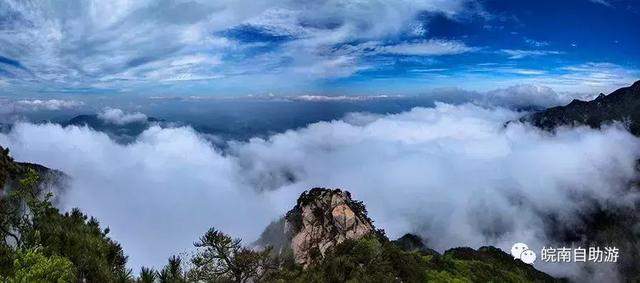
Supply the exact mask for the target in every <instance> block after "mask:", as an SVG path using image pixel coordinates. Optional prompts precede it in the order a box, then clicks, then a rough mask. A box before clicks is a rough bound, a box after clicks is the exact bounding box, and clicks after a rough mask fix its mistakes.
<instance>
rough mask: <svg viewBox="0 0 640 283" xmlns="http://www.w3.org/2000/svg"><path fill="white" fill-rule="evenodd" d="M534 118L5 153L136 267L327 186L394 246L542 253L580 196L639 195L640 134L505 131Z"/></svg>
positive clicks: (439, 113)
mask: <svg viewBox="0 0 640 283" xmlns="http://www.w3.org/2000/svg"><path fill="white" fill-rule="evenodd" d="M520 115H521V113H518V112H513V111H510V110H506V109H503V108H484V107H480V106H474V105H469V104H465V105H460V106H453V105H447V104H438V105H437V106H436V107H435V108H415V109H413V110H411V111H408V112H404V113H400V114H395V115H386V116H385V115H370V114H366V113H359V114H358V113H355V114H351V115H349V116H348V117H346V118H345V119H343V120H336V121H331V122H320V123H315V124H311V125H309V126H307V127H305V128H302V129H298V130H289V131H287V132H284V133H281V134H276V135H273V136H271V137H269V138H268V139H259V138H254V139H252V140H250V141H248V142H232V143H231V144H230V146H229V148H228V149H226V150H225V151H221V150H220V149H217V148H216V147H214V146H212V145H211V144H210V143H209V142H207V140H206V139H205V138H204V137H203V136H201V135H200V134H198V133H197V132H195V131H193V130H192V129H190V128H185V127H183V128H160V127H157V126H154V127H152V128H150V129H148V130H147V131H145V132H144V133H143V134H142V135H141V136H140V137H139V138H138V139H137V140H136V141H135V142H133V143H130V144H127V145H123V144H118V143H116V142H114V141H113V140H111V139H109V137H108V136H106V135H105V134H102V133H98V132H94V131H92V130H90V129H88V128H84V127H66V128H62V127H60V126H58V125H54V124H44V125H34V124H28V123H20V124H17V125H16V126H15V127H14V128H13V130H12V131H11V132H10V133H8V134H2V135H0V144H2V145H3V146H7V147H9V148H10V149H11V150H12V154H13V155H14V157H15V158H17V159H18V160H27V161H30V162H38V163H42V164H44V165H47V166H50V167H53V168H59V169H61V170H63V171H65V172H66V173H68V174H69V175H70V176H72V178H73V182H72V183H73V185H72V188H71V190H69V191H68V192H67V193H66V194H65V197H64V198H65V199H64V200H63V203H64V206H65V207H67V208H69V207H74V206H79V207H81V208H82V209H84V210H85V211H87V212H88V213H89V214H91V215H94V216H96V217H97V218H98V219H100V220H101V221H102V222H103V223H104V224H105V225H108V226H110V227H111V230H112V233H113V237H114V238H115V239H117V240H118V241H120V242H122V243H123V245H124V248H125V250H126V251H127V252H128V253H129V254H130V256H131V264H132V266H134V267H138V266H140V265H155V266H158V265H160V264H162V263H163V262H164V261H165V259H166V257H167V256H169V255H170V254H172V253H178V252H182V251H186V250H188V249H189V248H190V246H191V244H192V241H193V240H194V239H196V238H197V236H198V235H199V234H201V233H203V232H204V231H206V229H207V228H208V227H210V226H216V227H218V228H221V229H223V230H224V231H227V232H229V233H231V234H234V235H236V236H241V237H244V238H245V239H247V240H252V239H256V237H257V236H258V235H259V233H260V232H261V230H262V229H263V228H264V227H265V226H266V225H267V224H268V223H269V222H270V221H271V220H273V219H275V218H276V217H278V216H280V215H282V214H283V213H284V212H286V211H287V210H288V209H290V208H291V207H292V206H293V204H294V203H295V199H296V198H297V196H298V195H299V194H300V193H301V192H302V191H303V190H305V189H309V188H311V187H316V186H325V187H340V188H344V189H347V190H349V191H351V192H352V193H353V195H354V197H355V198H356V199H359V200H363V201H364V202H365V203H366V204H367V207H368V209H369V211H370V215H371V217H372V218H373V219H374V220H375V221H376V224H377V225H378V226H379V227H381V228H384V229H386V230H387V232H388V234H389V235H390V236H392V237H395V236H399V235H401V234H402V233H406V232H416V233H419V234H421V235H423V236H424V237H425V238H426V239H428V243H429V245H430V246H431V247H434V248H436V249H439V250H442V249H445V248H450V247H452V246H459V245H465V246H473V247H478V246H480V245H486V244H493V245H497V246H498V247H501V248H503V249H505V250H507V249H508V248H509V247H510V245H511V244H512V243H513V242H515V241H519V242H526V243H528V244H529V245H530V246H533V247H539V246H540V245H542V244H544V243H548V240H549V239H547V237H546V234H545V232H544V231H545V221H544V217H545V216H546V215H548V214H553V215H556V216H558V217H560V219H564V221H563V224H564V225H577V224H575V223H574V221H575V218H574V216H575V215H576V214H577V213H578V212H580V211H582V210H583V209H584V207H583V205H584V203H582V202H579V201H576V200H575V199H574V198H573V197H572V196H575V194H576V193H578V194H580V195H583V196H587V197H589V198H592V199H595V200H597V201H598V202H602V203H605V202H606V203H607V204H608V205H609V206H611V205H613V206H624V205H627V203H626V202H628V201H633V200H634V199H635V196H633V195H629V194H627V193H625V189H626V184H627V182H628V181H629V180H632V179H634V178H635V177H636V172H635V170H634V168H635V160H637V158H638V157H640V152H639V150H637V149H638V148H640V141H639V140H638V139H637V138H635V137H633V136H631V135H630V134H629V133H628V132H626V131H625V130H624V129H620V128H616V127H609V128H605V129H603V130H600V131H599V130H592V129H587V128H566V129H560V130H559V131H558V132H557V133H556V134H550V133H546V132H541V131H539V130H537V129H534V128H532V127H530V126H528V125H523V124H518V123H510V124H509V125H508V126H507V127H506V128H505V127H504V123H505V122H506V121H508V120H512V119H515V118H517V117H519V116H520ZM564 272H567V271H566V270H564Z"/></svg>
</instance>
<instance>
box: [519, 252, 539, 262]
mask: <svg viewBox="0 0 640 283" xmlns="http://www.w3.org/2000/svg"><path fill="white" fill-rule="evenodd" d="M520 260H522V262H524V263H526V264H533V262H534V261H536V253H535V252H534V251H532V250H526V251H524V252H522V255H520Z"/></svg>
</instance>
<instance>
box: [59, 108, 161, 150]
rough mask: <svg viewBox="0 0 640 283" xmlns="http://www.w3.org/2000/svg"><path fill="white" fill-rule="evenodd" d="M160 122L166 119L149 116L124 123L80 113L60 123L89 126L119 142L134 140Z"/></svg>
mask: <svg viewBox="0 0 640 283" xmlns="http://www.w3.org/2000/svg"><path fill="white" fill-rule="evenodd" d="M158 123H165V120H162V119H157V118H154V117H147V119H146V120H137V121H131V122H129V123H124V124H115V123H111V122H109V121H105V120H103V119H101V118H100V117H98V115H96V114H93V115H78V116H75V117H73V118H71V119H70V120H69V121H67V122H63V123H60V124H61V125H62V126H70V125H73V126H87V127H89V128H91V129H94V130H96V131H100V132H104V133H106V134H108V135H109V136H110V137H111V138H113V139H114V140H116V141H119V142H125V143H126V142H130V141H133V140H134V139H135V138H136V137H137V136H138V135H140V134H141V133H142V132H144V131H145V130H146V129H148V128H149V127H150V126H152V125H154V124H158Z"/></svg>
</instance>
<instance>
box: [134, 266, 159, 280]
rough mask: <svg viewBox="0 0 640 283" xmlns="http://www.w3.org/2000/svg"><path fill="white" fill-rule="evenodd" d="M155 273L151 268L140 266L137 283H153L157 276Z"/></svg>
mask: <svg viewBox="0 0 640 283" xmlns="http://www.w3.org/2000/svg"><path fill="white" fill-rule="evenodd" d="M157 277H158V276H157V273H156V271H155V270H153V268H147V267H142V269H141V270H140V277H139V278H138V280H137V282H138V283H154V282H155V281H156V278H157Z"/></svg>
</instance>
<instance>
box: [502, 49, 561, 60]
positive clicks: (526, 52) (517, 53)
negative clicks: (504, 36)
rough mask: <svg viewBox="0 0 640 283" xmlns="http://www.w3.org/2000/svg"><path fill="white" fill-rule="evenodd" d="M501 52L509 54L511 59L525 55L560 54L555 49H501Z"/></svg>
mask: <svg viewBox="0 0 640 283" xmlns="http://www.w3.org/2000/svg"><path fill="white" fill-rule="evenodd" d="M500 52H501V53H503V54H506V55H508V56H509V59H522V58H525V57H534V56H546V55H559V54H562V52H560V51H555V50H521V49H501V50H500Z"/></svg>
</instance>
